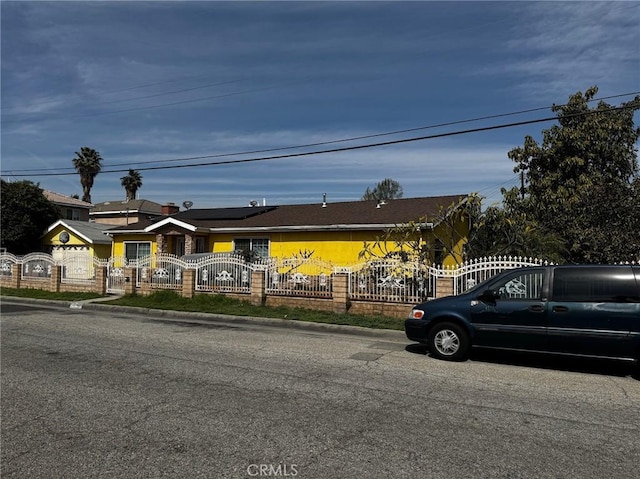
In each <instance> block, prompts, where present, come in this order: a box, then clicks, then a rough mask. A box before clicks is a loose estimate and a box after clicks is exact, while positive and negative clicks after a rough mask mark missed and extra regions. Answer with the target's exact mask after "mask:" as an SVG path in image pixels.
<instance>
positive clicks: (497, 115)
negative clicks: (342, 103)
mask: <svg viewBox="0 0 640 479" xmlns="http://www.w3.org/2000/svg"><path fill="white" fill-rule="evenodd" d="M636 94H640V91H637V92H629V93H621V94H618V95H610V96H605V97H600V98H593V99H591V100H590V102H594V101H602V100H609V99H612V98H620V97H624V96H630V95H636ZM553 106H555V107H564V106H567V104H563V105H553ZM550 108H552V107H550V106H545V107H537V108H530V109H526V110H519V111H515V112H511V113H499V114H495V115H487V116H480V117H476V118H471V119H467V120H456V121H450V122H445V123H439V124H435V125H428V126H421V127H416V128H409V129H404V130H395V131H390V132H385V133H374V134H371V135H363V136H356V137H351V138H343V139H339V140H330V141H322V142H316V143H307V144H304V145H295V146H285V147H278V148H268V149H261V150H250V151H243V152H235V153H219V154H215V155H204V156H192V157H185V158H173V159H168V160H148V161H137V162H127V163H112V164H105V165H104V166H105V167H114V166H124V165H127V166H129V167H132V166H133V165H144V164H153V163H174V162H178V161H192V160H202V159H206V158H225V157H231V156H241V155H251V154H257V153H269V152H274V151H285V150H293V149H299V148H310V147H315V146H323V145H330V144H335V143H345V142H350V141H356V140H364V139H370V138H379V137H382V136H391V135H398V134H401V133H411V132H415V131H420V130H428V129H433V128H441V127H445V126H454V125H461V124H464V123H472V122H476V121H481V120H491V119H496V118H503V117H507V116H515V115H521V114H524V113H532V112H536V111H542V110H548V109H550ZM555 118H557V117H555ZM136 169H139V170H145V169H149V168H136ZM66 170H73V171H74V172H75V168H73V167H64V168H44V169H42V168H39V169H22V170H11V171H12V172H13V173H19V172H31V171H38V172H44V171H57V172H61V171H66Z"/></svg>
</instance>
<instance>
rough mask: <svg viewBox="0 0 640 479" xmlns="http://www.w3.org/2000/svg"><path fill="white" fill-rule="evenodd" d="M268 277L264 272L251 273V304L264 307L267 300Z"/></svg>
mask: <svg viewBox="0 0 640 479" xmlns="http://www.w3.org/2000/svg"><path fill="white" fill-rule="evenodd" d="M265 281H266V275H265V272H264V271H260V270H258V271H252V272H251V304H253V305H255V306H262V305H264V304H265V302H266V300H267V294H266V291H267V289H266V283H265Z"/></svg>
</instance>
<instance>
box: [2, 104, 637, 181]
mask: <svg viewBox="0 0 640 479" xmlns="http://www.w3.org/2000/svg"><path fill="white" fill-rule="evenodd" d="M630 108H632V107H631V106H621V107H613V108H608V109H606V110H595V111H588V112H581V113H575V114H573V115H565V116H564V118H577V117H582V116H589V115H596V114H602V113H608V112H613V111H621V110H628V109H630ZM557 119H558V117H557V116H552V117H546V118H539V119H536V120H526V121H520V122H515V123H507V124H502V125H493V126H486V127H480V128H473V129H469V130H460V131H453V132H447V133H438V134H435V135H427V136H420V137H414V138H406V139H402V140H392V141H385V142H380V143H370V144H367V145H356V146H348V147H344V148H333V149H329V150H318V151H310V152H301V153H291V154H288V155H277V156H266V157H258V158H245V159H242V160H226V161H214V162H205V163H192V164H188V165H171V166H150V167H146V168H138V171H152V170H169V169H178V168H196V167H202V166H217V165H229V164H239V163H253V162H258V161H269V160H278V159H285V158H297V157H303V156H312V155H321V154H327V153H339V152H344V151H353V150H362V149H366V148H379V147H382V146H390V145H397V144H402V143H410V142H415V141H423V140H431V139H434V138H444V137H449V136H458V135H466V134H469V133H478V132H482V131H491V130H499V129H504V128H512V127H515V126H523V125H531V124H534V123H543V122H548V121H555V120H557ZM128 171H129V168H126V169H120V170H105V171H101V172H100V173H123V172H128ZM9 174H12V175H13V176H15V177H31V176H70V175H75V174H76V173H41V174H37V175H35V174H34V175H16V174H14V173H11V172H10V173H9Z"/></svg>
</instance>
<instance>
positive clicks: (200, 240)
mask: <svg viewBox="0 0 640 479" xmlns="http://www.w3.org/2000/svg"><path fill="white" fill-rule="evenodd" d="M205 244H206V238H204V237H202V236H197V237H196V253H206V252H207V251H206V249H205Z"/></svg>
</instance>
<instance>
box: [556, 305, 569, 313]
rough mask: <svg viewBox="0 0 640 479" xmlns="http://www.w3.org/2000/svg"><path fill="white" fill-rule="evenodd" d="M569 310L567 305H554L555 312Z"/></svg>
mask: <svg viewBox="0 0 640 479" xmlns="http://www.w3.org/2000/svg"><path fill="white" fill-rule="evenodd" d="M567 311H569V308H567V307H566V306H554V307H553V312H554V313H566V312H567Z"/></svg>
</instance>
